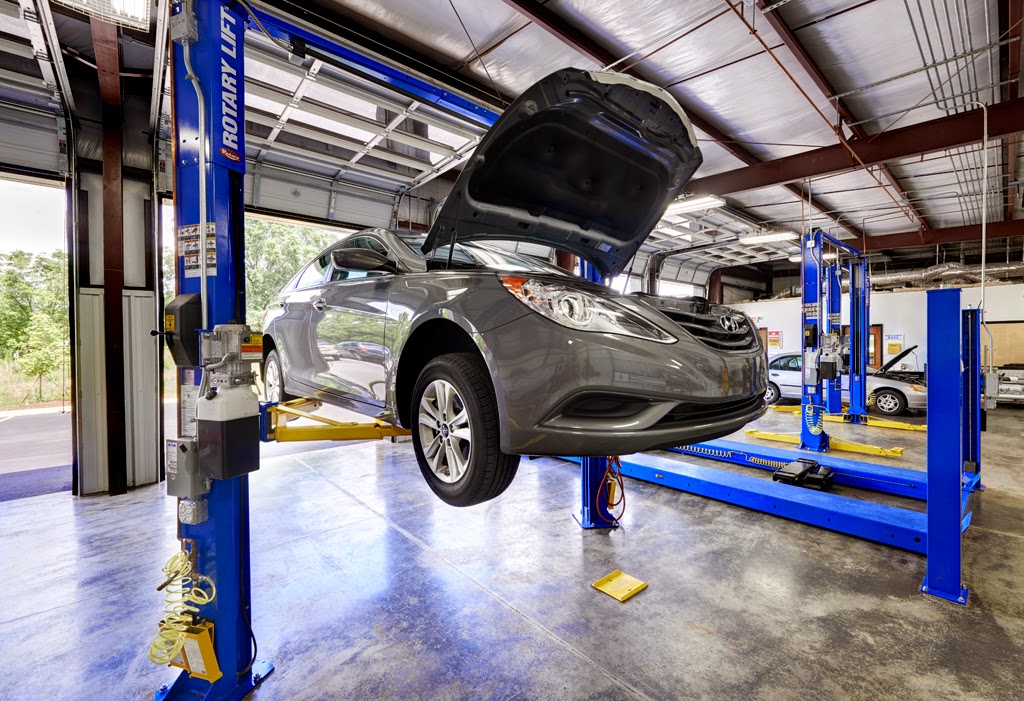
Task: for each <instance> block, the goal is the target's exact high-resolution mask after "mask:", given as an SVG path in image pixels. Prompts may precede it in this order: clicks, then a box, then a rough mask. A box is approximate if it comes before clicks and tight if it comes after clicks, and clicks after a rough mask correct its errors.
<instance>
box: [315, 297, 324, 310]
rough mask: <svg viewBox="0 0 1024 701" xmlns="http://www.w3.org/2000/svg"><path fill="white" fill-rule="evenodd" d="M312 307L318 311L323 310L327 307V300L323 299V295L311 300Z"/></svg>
mask: <svg viewBox="0 0 1024 701" xmlns="http://www.w3.org/2000/svg"><path fill="white" fill-rule="evenodd" d="M313 309H316V310H317V311H318V312H322V311H324V310H325V309H327V300H326V299H324V298H323V297H321V298H320V299H318V300H316V301H315V302H313Z"/></svg>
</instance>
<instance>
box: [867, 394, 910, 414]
mask: <svg viewBox="0 0 1024 701" xmlns="http://www.w3.org/2000/svg"><path fill="white" fill-rule="evenodd" d="M874 394H875V408H876V409H878V411H880V412H881V413H883V414H885V415H886V416H899V415H900V414H902V413H903V412H904V411H906V410H907V398H906V397H904V396H903V395H902V394H900V393H899V392H897V391H896V390H894V389H880V390H878V391H877V392H875V393H874Z"/></svg>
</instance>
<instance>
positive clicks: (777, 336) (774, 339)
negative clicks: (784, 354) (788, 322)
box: [768, 329, 782, 350]
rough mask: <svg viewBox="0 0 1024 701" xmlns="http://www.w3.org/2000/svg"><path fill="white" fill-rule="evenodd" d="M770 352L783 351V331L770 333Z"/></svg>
mask: <svg viewBox="0 0 1024 701" xmlns="http://www.w3.org/2000/svg"><path fill="white" fill-rule="evenodd" d="M768 350H782V331H781V330H778V331H772V330H770V329H769V331H768Z"/></svg>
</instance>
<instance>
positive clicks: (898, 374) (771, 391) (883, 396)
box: [765, 346, 928, 416]
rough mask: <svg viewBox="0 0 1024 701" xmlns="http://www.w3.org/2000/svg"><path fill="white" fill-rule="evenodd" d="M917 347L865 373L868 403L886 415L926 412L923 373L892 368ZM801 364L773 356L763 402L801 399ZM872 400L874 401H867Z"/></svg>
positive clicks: (796, 357)
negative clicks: (866, 375) (923, 410)
mask: <svg viewBox="0 0 1024 701" xmlns="http://www.w3.org/2000/svg"><path fill="white" fill-rule="evenodd" d="M916 348H917V346H911V347H910V348H908V349H907V350H905V351H903V352H902V353H900V354H899V355H897V356H896V357H895V358H893V359H892V360H890V361H889V362H888V363H886V364H885V365H883V366H882V367H880V368H879V369H878V370H868V377H867V380H868V387H867V390H868V396H869V400H868V403H869V404H873V405H874V407H875V408H876V409H878V411H880V412H881V413H883V414H887V415H889V416H896V415H898V414H902V413H903V412H904V411H906V410H907V409H927V408H928V392H927V389H926V388H925V379H924V373H923V372H914V371H909V370H893V369H892V368H893V367H894V366H895V365H896V364H897V363H898V362H900V361H901V360H903V359H904V358H905V357H907V356H908V355H909V354H910V353H911V352H913V351H914V349H916ZM802 368H803V362H802V357H801V356H800V354H799V353H785V354H783V355H776V356H773V357H772V358H771V359H770V360H769V361H768V393H767V394H766V395H765V401H767V402H768V403H769V404H775V403H776V402H778V401H779V400H780V399H783V398H785V399H800V396H801V392H802V391H803V387H802V382H803V374H802ZM842 387H843V401H844V402H848V401H849V400H850V392H849V390H850V377H849V375H843V384H842ZM870 397H873V400H872V399H870Z"/></svg>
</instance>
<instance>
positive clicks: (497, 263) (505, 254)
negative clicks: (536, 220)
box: [402, 236, 577, 278]
mask: <svg viewBox="0 0 1024 701" xmlns="http://www.w3.org/2000/svg"><path fill="white" fill-rule="evenodd" d="M425 238H426V237H424V236H403V237H402V242H403V243H405V244H406V245H407V246H408V247H409V249H410V250H411V251H412V252H413V253H415V254H416V255H418V256H420V257H423V258H427V259H428V260H430V259H433V260H434V261H437V262H438V263H440V264H442V265H445V264H447V261H448V246H439V247H438V249H437V250H436V251H434V252H433V253H430V254H426V255H425V254H424V253H423V251H422V250H421V246H422V245H423V241H424V240H425ZM452 266H453V267H455V268H487V269H488V270H495V271H498V272H501V273H545V274H547V275H561V276H563V277H572V278H575V277H577V276H575V275H573V274H572V273H570V272H568V271H566V270H563V269H562V268H558V267H556V266H554V265H551V264H550V263H545V262H544V261H541V260H538V259H536V258H531V257H530V256H527V255H523V254H521V253H513V252H512V251H506V250H504V249H502V248H498V247H497V246H489V245H487V244H485V243H478V242H467V243H456V244H455V253H453V254H452Z"/></svg>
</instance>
